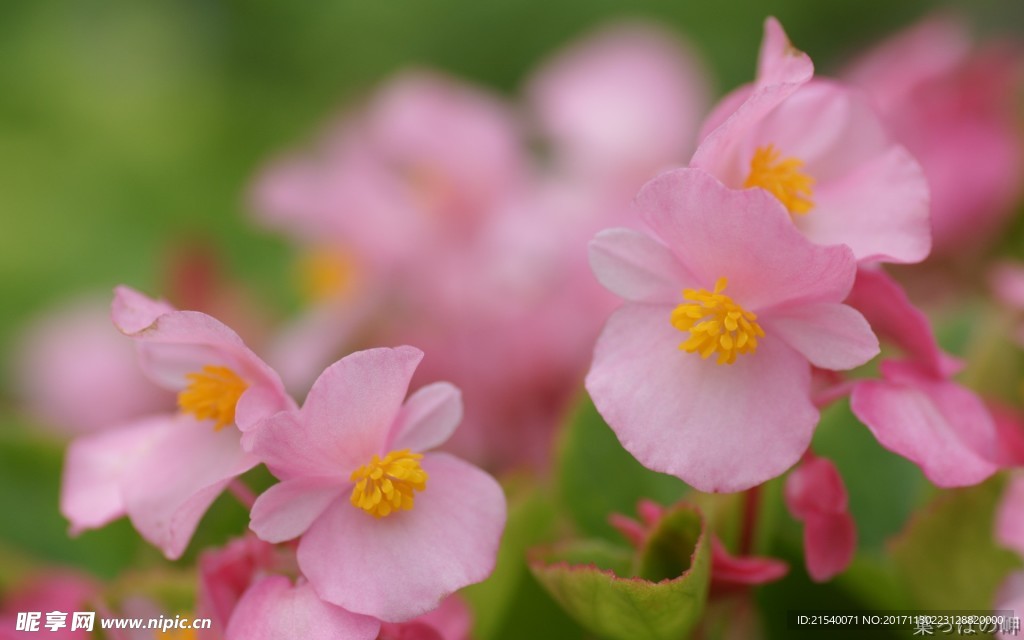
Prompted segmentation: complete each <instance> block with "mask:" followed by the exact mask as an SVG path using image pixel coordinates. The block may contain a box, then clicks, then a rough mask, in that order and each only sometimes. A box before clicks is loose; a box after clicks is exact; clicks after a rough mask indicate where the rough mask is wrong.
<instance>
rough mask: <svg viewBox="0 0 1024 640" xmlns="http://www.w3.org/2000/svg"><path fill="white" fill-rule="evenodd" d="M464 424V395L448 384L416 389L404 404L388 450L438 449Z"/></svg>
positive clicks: (393, 426) (392, 432)
mask: <svg viewBox="0 0 1024 640" xmlns="http://www.w3.org/2000/svg"><path fill="white" fill-rule="evenodd" d="M460 422H462V392H461V391H459V389H458V388H457V387H455V385H453V384H451V383H449V382H435V383H433V384H428V385H426V386H424V387H420V388H419V389H417V390H416V391H415V392H414V393H413V394H412V395H410V396H409V398H408V399H407V400H406V401H405V404H404V405H402V408H401V410H399V412H398V415H397V416H395V422H394V424H393V425H392V426H391V433H390V434H388V442H389V443H390V444H388V445H387V447H386V448H388V449H410V450H412V451H414V452H420V451H427V450H429V449H433V448H434V447H438V446H440V445H442V444H444V442H445V441H446V440H448V438H449V437H451V435H452V433H453V432H454V431H455V428H456V427H458V426H459V423H460Z"/></svg>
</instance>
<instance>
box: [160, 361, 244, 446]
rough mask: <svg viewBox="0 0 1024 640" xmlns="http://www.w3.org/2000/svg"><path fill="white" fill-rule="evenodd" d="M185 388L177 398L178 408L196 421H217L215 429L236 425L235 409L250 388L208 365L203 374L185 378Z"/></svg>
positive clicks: (222, 369) (233, 375) (235, 376)
mask: <svg viewBox="0 0 1024 640" xmlns="http://www.w3.org/2000/svg"><path fill="white" fill-rule="evenodd" d="M185 379H186V380H188V386H187V387H185V388H184V389H183V390H182V391H181V393H179V394H178V406H179V407H181V410H182V411H184V412H185V413H191V414H192V415H194V416H195V417H196V418H197V419H198V420H216V421H217V423H216V424H215V425H214V429H218V430H219V429H221V428H223V427H225V426H227V425H229V424H231V423H232V422H234V421H235V405H237V404H238V398H240V397H241V395H242V393H243V392H245V390H246V389H248V388H249V385H248V384H247V383H246V382H245V380H242V379H241V378H240V377H238V374H237V373H235V372H234V371H232V370H231V369H228V368H227V367H222V366H219V365H212V364H208V365H206V366H205V367H203V369H202V371H196V372H194V373H189V374H186V375H185Z"/></svg>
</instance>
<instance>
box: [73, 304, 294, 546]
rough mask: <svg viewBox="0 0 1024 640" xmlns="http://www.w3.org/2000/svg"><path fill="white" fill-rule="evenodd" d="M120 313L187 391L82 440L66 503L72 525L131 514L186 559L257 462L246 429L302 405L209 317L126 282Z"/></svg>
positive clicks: (160, 374) (151, 368)
mask: <svg viewBox="0 0 1024 640" xmlns="http://www.w3.org/2000/svg"><path fill="white" fill-rule="evenodd" d="M113 318H114V323H115V324H116V325H117V327H118V328H119V329H120V330H121V331H122V332H123V333H125V334H127V335H128V336H130V337H132V338H134V339H135V340H136V346H137V348H138V354H139V360H140V363H141V364H142V367H143V369H144V370H145V372H146V373H148V374H149V376H150V377H151V378H152V379H153V380H154V381H155V382H157V383H158V384H161V385H163V386H165V387H167V388H168V389H171V390H175V391H178V405H179V407H180V409H181V411H180V412H179V413H178V414H170V415H158V416H152V417H148V418H143V419H140V420H138V421H135V422H132V423H129V424H126V425H124V426H122V427H121V428H118V429H114V430H110V431H106V432H103V433H99V434H95V435H91V436H84V437H81V438H79V439H77V440H76V441H75V442H73V443H72V444H71V446H70V448H69V449H68V453H67V460H66V463H65V468H64V477H63V483H62V490H61V512H62V513H63V514H64V515H65V517H67V518H68V519H69V520H70V521H71V529H72V532H73V533H74V532H78V531H81V530H82V529H88V528H92V527H98V526H102V525H103V524H106V523H107V522H109V521H111V520H113V519H115V518H117V517H120V516H121V515H124V514H127V515H128V517H129V518H130V519H131V521H132V524H133V525H134V526H135V528H136V529H137V530H138V531H139V533H140V534H141V535H142V536H143V537H144V538H146V539H147V540H149V541H150V542H152V543H153V544H155V545H157V546H158V547H160V549H161V550H163V552H164V554H165V555H167V557H169V558H177V557H178V556H180V555H181V553H182V552H183V551H184V550H185V547H186V546H187V544H188V541H189V539H190V538H191V537H192V533H193V532H194V531H195V528H196V526H197V525H198V523H199V519H200V518H201V517H202V515H203V513H204V512H205V511H206V509H207V508H208V507H209V506H210V504H211V503H212V502H213V500H214V499H215V498H216V497H217V496H218V495H219V494H220V492H221V491H223V490H224V488H225V487H226V486H227V485H228V483H229V482H230V481H231V480H232V479H233V478H234V477H235V476H237V475H239V474H241V473H244V472H245V471H247V470H249V469H251V468H252V467H254V466H255V465H256V464H258V462H259V460H258V459H257V458H256V457H255V456H253V455H252V454H249V453H247V452H246V451H244V450H243V449H242V445H241V434H240V432H241V431H244V430H247V429H251V428H252V427H254V426H255V425H256V424H257V423H258V422H259V421H260V420H262V419H263V418H265V417H267V416H269V415H270V414H272V413H276V412H277V411H282V410H286V409H290V408H293V407H294V406H295V405H294V402H293V401H292V400H291V399H290V398H289V397H288V396H287V394H285V392H284V389H283V387H282V385H281V381H280V379H279V378H278V377H277V374H275V373H274V372H273V371H272V370H271V369H270V368H269V367H267V366H266V365H265V364H264V363H263V362H262V361H261V360H260V359H259V358H258V357H257V356H256V355H255V354H253V353H252V352H251V351H250V350H249V349H248V348H247V347H246V346H245V345H244V344H243V343H242V340H241V339H240V338H239V337H238V335H237V334H235V333H234V332H233V331H231V330H230V329H229V328H227V327H226V326H224V325H223V324H221V323H219V322H218V321H217V320H215V319H213V318H211V317H210V316H207V315H205V314H202V313H198V312H194V311H175V310H174V309H172V308H171V307H170V306H169V305H167V304H166V303H162V302H157V301H154V300H151V299H149V298H147V297H145V296H143V295H142V294H140V293H138V292H136V291H133V290H131V289H128V288H126V287H119V288H118V289H117V291H116V295H115V298H114V304H113Z"/></svg>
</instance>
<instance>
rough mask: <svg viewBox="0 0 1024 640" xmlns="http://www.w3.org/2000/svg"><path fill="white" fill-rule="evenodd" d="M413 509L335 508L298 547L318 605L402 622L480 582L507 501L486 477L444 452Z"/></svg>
mask: <svg viewBox="0 0 1024 640" xmlns="http://www.w3.org/2000/svg"><path fill="white" fill-rule="evenodd" d="M422 465H423V468H424V470H426V471H427V473H428V474H429V479H428V480H427V488H426V490H424V491H422V492H420V493H418V494H417V495H416V506H415V507H413V509H412V510H410V511H402V512H399V513H395V514H392V515H390V516H387V517H385V518H374V517H372V516H370V515H368V514H366V513H365V512H363V511H361V510H360V509H358V508H356V507H353V506H352V505H350V504H348V503H344V504H343V503H340V502H339V503H335V504H334V505H332V506H331V507H330V508H328V510H327V511H326V512H325V513H324V515H323V516H322V517H321V518H320V519H319V520H317V521H316V522H315V523H313V526H312V527H310V529H309V531H307V532H306V535H304V536H303V537H302V540H301V542H300V543H299V550H298V559H299V567H300V568H301V569H302V572H303V574H304V575H305V576H306V577H307V578H309V581H310V583H312V584H313V586H314V587H315V588H316V591H317V593H318V594H320V596H321V597H322V598H324V599H325V600H327V601H328V602H332V603H334V604H337V605H339V606H342V607H344V608H346V609H348V610H349V611H357V612H359V613H364V614H367V615H372V616H374V617H376V618H380V619H381V620H386V621H389V622H402V621H405V620H409V619H411V618H414V617H416V616H418V615H421V614H423V613H426V612H427V611H430V610H431V609H433V608H435V607H437V606H438V604H439V603H440V602H441V600H442V599H443V598H444V597H445V596H447V595H448V594H450V593H452V592H453V591H456V590H458V589H461V588H462V587H464V586H466V585H469V584H473V583H474V582H479V581H481V580H483V579H484V578H486V577H487V576H488V575H489V574H490V572H491V570H492V569H493V568H494V561H495V556H496V554H497V550H498V542H499V540H500V538H501V531H502V529H503V528H504V525H505V496H504V494H503V493H502V490H501V487H500V486H499V485H498V483H497V482H495V481H494V479H493V478H491V477H490V476H489V475H487V474H486V473H484V472H483V471H481V470H480V469H477V468H476V467H474V466H472V465H470V464H468V463H466V462H463V461H461V460H459V459H457V458H454V457H452V456H449V455H447V454H443V453H432V454H427V455H426V456H425V457H424V458H423V461H422Z"/></svg>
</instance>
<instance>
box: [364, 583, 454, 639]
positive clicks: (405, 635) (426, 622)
mask: <svg viewBox="0 0 1024 640" xmlns="http://www.w3.org/2000/svg"><path fill="white" fill-rule="evenodd" d="M472 624H473V620H472V617H471V615H470V611H469V607H467V606H466V603H465V602H464V601H463V600H462V599H461V598H459V596H458V594H454V595H451V596H449V597H447V598H445V599H444V601H443V602H442V603H441V606H439V607H438V608H436V609H434V610H433V611H430V612H429V613H425V614H423V615H422V616H419V617H418V618H413V619H412V620H410V621H409V622H402V623H397V624H396V623H393V622H385V623H384V624H382V625H381V626H380V636H378V640H469V632H470V628H471V627H472Z"/></svg>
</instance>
